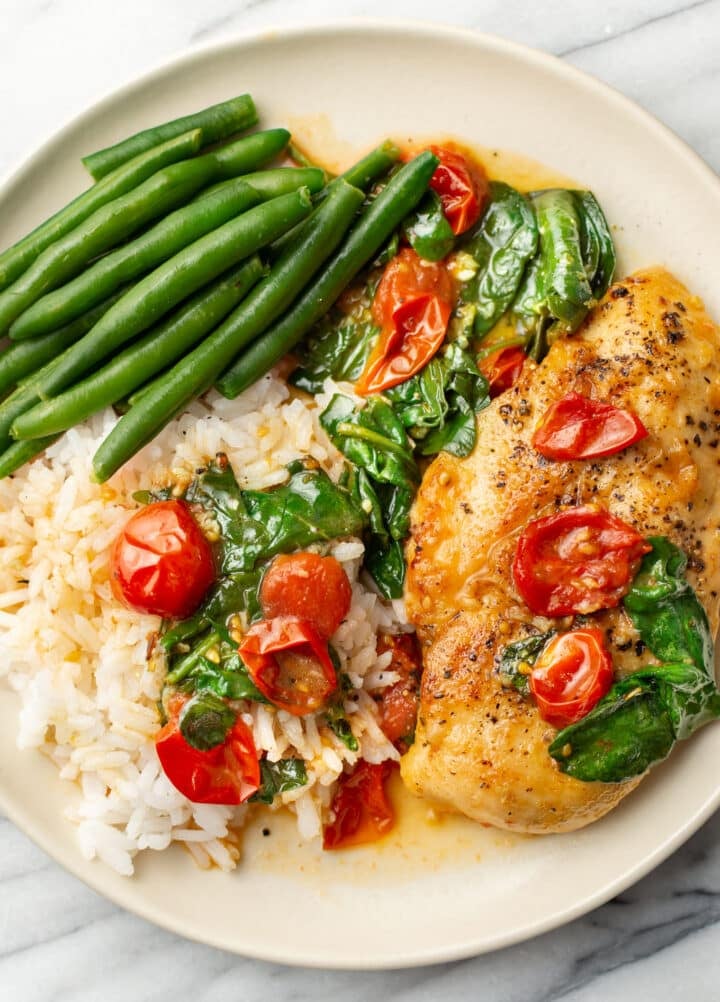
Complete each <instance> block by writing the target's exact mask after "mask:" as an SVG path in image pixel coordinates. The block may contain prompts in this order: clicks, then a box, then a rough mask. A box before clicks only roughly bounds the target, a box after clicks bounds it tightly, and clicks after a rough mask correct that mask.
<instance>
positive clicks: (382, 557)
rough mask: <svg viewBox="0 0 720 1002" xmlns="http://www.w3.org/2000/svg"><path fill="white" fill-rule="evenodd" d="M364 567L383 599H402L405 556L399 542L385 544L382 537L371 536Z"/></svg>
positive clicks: (393, 541) (394, 540)
mask: <svg viewBox="0 0 720 1002" xmlns="http://www.w3.org/2000/svg"><path fill="white" fill-rule="evenodd" d="M364 566H365V569H366V570H367V572H368V574H369V575H370V576H371V578H372V579H373V581H374V582H375V584H376V585H377V589H378V591H379V592H380V594H381V595H382V596H383V598H388V599H393V598H402V596H403V588H404V585H405V555H404V553H403V544H402V543H401V542H400V541H399V540H397V539H391V540H390V542H388V543H384V542H383V541H382V538H381V537H380V536H371V537H370V539H369V540H368V542H367V545H366V549H365V561H364Z"/></svg>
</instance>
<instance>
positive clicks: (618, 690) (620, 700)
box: [549, 536, 720, 783]
mask: <svg viewBox="0 0 720 1002" xmlns="http://www.w3.org/2000/svg"><path fill="white" fill-rule="evenodd" d="M648 542H649V543H650V544H651V546H652V550H651V551H650V552H649V553H647V554H646V555H645V557H644V559H643V562H642V564H641V566H640V570H639V572H638V574H637V575H636V577H635V580H634V582H633V584H632V587H631V588H630V590H629V592H628V594H627V595H626V597H625V608H626V610H627V611H628V614H629V615H630V618H631V619H632V621H633V624H634V626H635V628H636V629H637V631H638V632H639V634H640V637H641V638H642V640H643V641H644V642H645V644H646V645H647V646H648V648H649V649H650V650H651V651H652V653H653V654H654V655H655V656H656V657H657V658H659V659H660V660H661V661H664V662H666V663H665V664H661V665H658V666H653V665H649V666H648V667H646V668H642V669H640V671H637V672H634V673H633V674H632V675H629V676H628V677H627V678H624V679H622V680H621V681H620V682H616V683H615V684H614V685H613V686H612V688H611V689H610V691H609V692H608V693H607V695H606V696H604V697H603V699H601V700H600V702H599V703H597V704H596V706H595V707H594V708H593V709H592V710H591V711H590V713H588V715H587V716H586V717H583V719H582V720H580V721H578V723H576V724H572V725H571V726H570V727H566V728H564V729H563V730H561V731H560V732H559V733H558V734H557V736H556V738H555V740H554V741H553V743H552V744H551V745H550V749H549V750H550V754H551V755H552V756H553V758H554V759H556V761H557V762H558V764H559V766H560V769H561V770H562V771H563V772H567V773H568V774H569V775H571V776H574V777H575V778H576V779H583V780H588V781H591V780H600V781H602V782H607V783H617V782H621V781H622V780H623V779H628V778H629V777H631V776H636V775H639V774H640V773H642V772H644V771H645V769H647V768H648V767H649V766H650V765H652V764H653V763H654V762H658V761H660V760H661V759H663V758H665V756H666V755H667V754H668V753H669V752H670V750H671V748H672V746H673V745H674V743H675V741H679V740H682V739H684V738H687V737H689V736H690V735H691V734H692V733H693V732H694V731H696V730H697V729H698V728H699V727H702V726H703V725H704V724H706V723H708V722H709V721H710V720H713V719H715V718H716V717H719V716H720V692H718V690H717V687H716V685H715V676H714V662H713V647H712V638H711V636H710V628H709V624H708V621H707V616H706V615H705V611H704V609H703V608H702V606H701V604H700V602H699V601H698V598H697V596H696V595H695V592H694V591H693V590H692V588H691V587H690V585H689V583H688V582H687V580H686V578H685V569H686V566H687V558H686V556H685V554H684V553H683V552H682V551H681V550H680V549H678V547H676V546H675V545H674V544H673V543H671V542H670V540H668V539H667V538H666V537H664V536H651V537H650V538H649V539H648Z"/></svg>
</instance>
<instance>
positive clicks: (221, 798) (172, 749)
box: [155, 699, 260, 804]
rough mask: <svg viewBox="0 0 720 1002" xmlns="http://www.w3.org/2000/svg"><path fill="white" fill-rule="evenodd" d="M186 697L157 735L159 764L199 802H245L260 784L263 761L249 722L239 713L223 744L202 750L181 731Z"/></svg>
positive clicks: (174, 706)
mask: <svg viewBox="0 0 720 1002" xmlns="http://www.w3.org/2000/svg"><path fill="white" fill-rule="evenodd" d="M184 702H185V699H183V700H174V701H173V703H172V705H171V712H172V713H173V716H171V718H170V720H169V721H168V722H167V724H165V726H164V727H163V728H162V730H161V731H160V732H159V733H158V734H157V736H156V738H155V748H156V750H157V754H158V758H159V759H160V765H161V766H162V767H163V771H164V773H165V775H166V776H167V778H168V779H169V780H170V782H171V783H172V785H173V786H174V787H175V789H176V790H179V791H180V793H182V795H183V796H184V797H187V798H188V800H192V801H193V802H194V803H196V804H242V803H243V802H244V801H245V800H247V799H248V797H251V796H252V795H253V793H255V792H256V791H257V790H258V789H259V788H260V763H259V761H258V755H257V751H256V749H255V742H254V741H253V736H252V733H251V732H250V729H249V728H248V727H247V725H246V724H245V723H244V722H243V721H242V720H241V719H240V717H238V718H237V719H236V720H235V723H234V724H233V726H232V728H231V730H230V733H229V734H228V736H227V738H226V739H225V741H224V742H223V744H221V745H217V746H216V747H215V748H211V749H210V750H209V751H199V750H198V749H197V748H193V747H192V745H189V744H188V743H187V741H186V740H185V738H184V737H183V736H182V733H181V732H180V728H179V726H178V716H177V714H179V711H180V708H181V706H182V704H183V703H184Z"/></svg>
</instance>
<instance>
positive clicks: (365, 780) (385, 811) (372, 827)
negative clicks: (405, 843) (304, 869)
mask: <svg viewBox="0 0 720 1002" xmlns="http://www.w3.org/2000/svg"><path fill="white" fill-rule="evenodd" d="M395 764H396V763H395V762H389V761H386V762H381V763H380V764H379V765H373V764H371V763H370V762H366V761H365V759H360V761H359V762H358V764H357V765H356V766H355V768H354V769H353V771H352V772H351V773H346V774H345V775H344V776H341V777H340V780H339V784H338V788H337V792H336V793H335V796H334V798H333V802H332V806H331V808H330V811H331V816H332V821H330V822H329V823H328V824H326V825H325V828H324V830H323V849H346V848H348V846H351V845H364V844H366V843H367V842H376V841H377V840H378V839H379V838H382V836H383V835H386V834H387V833H388V832H389V831H390V829H391V828H392V826H393V825H394V823H395V813H394V811H393V809H392V805H391V804H390V801H389V800H388V796H387V793H386V790H385V782H386V781H387V779H388V777H389V776H390V774H391V773H392V771H393V768H394V767H395Z"/></svg>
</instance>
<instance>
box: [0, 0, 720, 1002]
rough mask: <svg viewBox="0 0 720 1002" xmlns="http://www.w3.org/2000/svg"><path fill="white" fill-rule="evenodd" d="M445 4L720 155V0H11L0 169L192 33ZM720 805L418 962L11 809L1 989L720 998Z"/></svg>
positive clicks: (188, 41) (144, 1001)
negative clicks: (273, 916) (233, 919)
mask: <svg viewBox="0 0 720 1002" xmlns="http://www.w3.org/2000/svg"><path fill="white" fill-rule="evenodd" d="M439 9H441V13H442V19H443V20H444V21H445V22H447V23H451V24H457V25H465V26H470V27H475V28H478V29H481V30H484V31H490V32H494V33H497V34H500V35H504V36H506V37H508V38H511V39H514V40H517V41H521V42H525V43H528V44H532V45H535V46H538V47H539V48H543V49H545V50H547V51H550V52H553V53H555V54H557V55H561V56H562V57H563V58H566V59H568V60H569V61H570V62H572V63H573V64H574V65H576V66H578V67H580V68H581V69H584V70H587V71H588V72H590V73H593V74H595V75H596V76H598V77H600V78H602V79H604V80H606V81H607V82H608V83H610V84H611V85H613V86H614V87H616V88H618V89H619V90H621V91H622V92H624V93H625V94H627V95H628V96H629V97H631V98H633V99H634V100H636V101H638V102H639V103H640V104H641V105H643V106H644V107H646V108H648V109H649V110H650V111H652V112H653V113H654V114H656V115H657V116H658V117H659V118H661V119H662V120H663V121H664V122H666V123H667V124H668V125H669V126H670V127H671V128H673V129H674V130H675V131H676V132H677V133H678V134H679V135H680V136H682V137H683V138H684V139H685V140H686V141H687V142H689V143H690V145H691V146H693V147H694V148H695V149H696V150H697V151H698V152H699V153H700V154H701V155H702V156H703V157H704V158H705V159H706V160H707V161H708V162H709V163H710V164H711V165H712V166H713V167H715V169H716V170H717V169H720V130H718V127H717V123H718V112H719V111H720V55H719V53H718V48H719V44H718V43H720V0H693V2H683V0H605V2H604V3H602V4H597V3H590V2H584V0H583V2H579V0H554V2H553V0H550V2H549V0H546V2H537V3H534V4H529V3H528V4H526V3H519V2H515V3H511V2H509V0H460V2H453V0H450V2H446V3H445V4H443V5H438V4H437V3H436V2H433V3H431V2H429V0H398V2H395V3H388V2H387V0H385V2H380V0H345V3H344V4H343V6H342V10H340V8H339V5H338V4H337V3H336V2H335V0H332V2H331V0H303V3H299V2H297V0H296V2H293V0H203V2H202V3H197V2H194V0H124V2H123V3H121V4H117V3H111V2H102V0H95V2H93V0H74V2H71V0H0V94H2V95H3V100H2V101H0V129H1V132H2V136H3V143H2V148H1V149H0V172H2V171H5V170H6V169H10V168H11V167H12V166H13V165H14V164H16V163H17V162H19V161H20V160H21V159H22V157H24V156H25V155H26V154H27V153H28V152H29V151H30V150H31V149H32V148H33V147H34V146H35V145H37V144H38V143H39V142H40V141H41V140H42V139H43V138H44V137H45V136H46V135H47V134H48V133H49V132H51V131H53V130H54V129H55V128H57V126H58V124H59V123H61V122H62V121H64V120H65V119H66V118H68V117H69V116H70V115H73V114H75V113H77V112H79V111H80V110H82V109H83V108H84V107H85V106H86V105H88V104H89V103H91V102H92V101H93V100H95V99H96V98H97V96H98V95H99V94H102V93H104V92H106V91H108V90H110V89H112V88H114V87H116V86H118V85H119V84H121V83H123V82H125V81H127V80H129V79H131V78H132V77H133V76H135V75H137V74H138V73H140V72H142V71H143V70H145V69H147V68H149V67H150V66H152V65H154V64H156V63H157V62H158V61H160V60H161V59H163V58H166V57H167V56H170V55H172V54H173V53H175V52H178V51H181V50H182V49H184V48H186V47H187V46H189V45H193V44H201V43H205V42H210V41H213V40H215V39H219V38H221V37H223V35H225V34H228V33H232V32H235V31H240V30H245V29H253V28H257V27H260V26H264V25H282V24H286V23H297V22H300V21H305V22H311V21H319V20H323V19H337V18H338V17H341V16H360V17H376V16H380V17H382V16H392V17H403V16H409V17H415V18H422V19H428V20H436V19H438V10H439ZM718 984H720V816H717V817H715V818H714V819H712V820H711V821H709V822H708V823H707V824H706V825H705V827H704V828H703V829H702V830H701V831H700V832H699V833H698V834H697V835H696V836H695V837H694V838H693V839H691V841H690V842H689V843H688V844H687V845H686V846H684V847H683V848H682V849H681V850H680V851H678V852H677V853H676V854H675V855H674V856H673V857H672V858H671V859H670V860H668V861H667V862H666V863H665V864H664V865H663V866H661V867H659V868H658V869H657V870H656V871H655V872H654V873H653V874H651V875H650V876H648V877H646V878H645V879H644V880H643V881H641V882H640V883H639V884H637V885H636V886H635V887H633V888H631V889H630V890H628V891H627V892H626V893H625V894H623V895H621V896H620V897H619V898H617V899H616V900H614V901H613V902H611V903H609V904H607V905H606V906H604V907H603V908H600V909H598V910H597V911H595V912H593V913H592V914H590V915H588V916H586V917H584V918H582V919H579V920H577V921H575V922H573V923H572V924H570V925H568V926H566V927H565V928H563V929H559V930H557V931H555V932H553V933H549V934H547V935H545V936H542V937H539V938H537V939H535V940H532V941H530V942H528V943H524V944H521V945H519V946H516V947H512V948H509V949H507V950H502V951H499V952H497V953H494V954H491V955H488V956H485V957H480V958H475V959H472V960H467V961H463V962H460V963H455V964H448V965H440V966H436V967H431V968H425V969H419V970H414V971H412V970H411V971H388V972H384V973H373V974H356V973H338V972H322V971H308V970H291V969H287V968H283V967H278V966H274V965H270V964H265V963H261V962H256V961H250V960H245V959H242V958H238V957H235V956H233V955H230V954H226V953H223V952H221V951H218V950H213V949H211V948H208V947H204V946H200V945H198V944H195V943H188V942H186V941H185V940H182V939H180V938H179V937H177V936H174V935H173V934H170V933H167V932H165V931H164V930H161V929H158V928H155V927H154V926H152V925H150V924H148V923H146V922H145V921H143V920H142V919H139V918H136V917H135V916H133V915H130V914H128V913H126V912H123V911H121V910H120V909H118V908H116V907H115V906H114V905H112V904H110V903H109V902H107V901H105V900H104V899H102V898H101V897H99V896H98V895H97V894H95V893H94V892H93V891H91V890H89V889H88V888H86V887H85V886H84V885H82V884H81V883H79V882H78V881H77V880H76V879H75V878H73V877H71V876H70V875H68V874H67V873H65V872H64V871H63V870H61V869H60V867H58V866H57V865H56V864H54V863H53V862H52V861H50V860H49V859H48V858H47V857H46V856H45V854H44V853H43V852H42V851H41V850H39V849H37V848H36V847H35V846H34V845H33V844H32V843H31V842H30V840H29V839H27V838H26V836H24V835H23V834H22V833H20V832H19V831H18V830H17V829H16V828H15V827H14V826H13V825H12V824H11V823H10V822H8V821H6V820H3V819H1V818H0V999H8V1000H10V999H12V1000H17V1002H47V1000H50V999H52V1000H72V1002H76V1000H77V1002H80V1000H82V1002H85V1000H87V1002H94V1000H97V999H103V1000H104V1002H115V1000H118V1002H120V1000H122V1002H125V1000H127V999H128V998H132V999H133V1000H134V1002H151V1000H166V999H169V998H174V999H185V998H187V999H191V998H192V999H195V1000H207V1002H224V1000H227V999H242V1000H243V1002H256V1000H257V1002H260V1000H262V1002H268V1000H271V1002H272V1000H275V999H287V1000H288V1002H290V1000H292V1002H295V1000H297V1002H302V1000H311V999H312V1000H314V1002H324V1000H328V1002H329V1000H331V999H332V1000H333V1002H355V1000H358V1002H359V1000H364V999H368V998H372V997H379V996H381V997H383V998H384V999H385V1000H387V1002H404V1000H413V1002H434V1000H436V999H439V998H445V999H463V1000H464V999H468V1000H470V999H483V1000H499V1002H546V1000H548V1002H549V1000H555V999H566V1000H571V1002H595V1000H600V999H602V1000H605V999H613V1000H624V999H633V1000H634V1002H644V1000H646V999H647V1000H650V999H652V1000H653V1002H665V1000H668V1002H670V1000H672V1002H677V1000H678V999H687V998H692V999H693V1000H694V1002H702V1000H705V999H707V1000H710V999H717V998H718V997H720V989H718V987H717V986H718Z"/></svg>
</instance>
